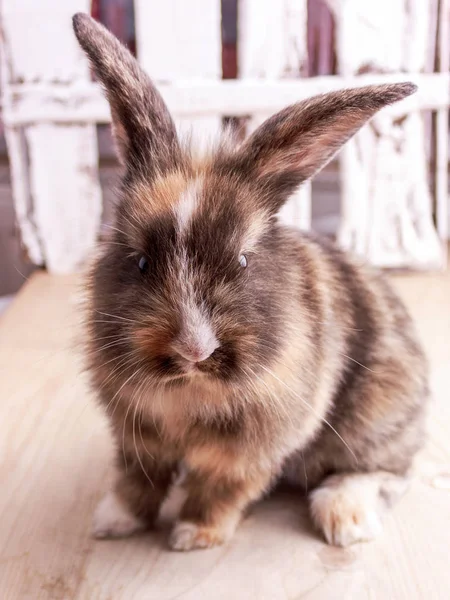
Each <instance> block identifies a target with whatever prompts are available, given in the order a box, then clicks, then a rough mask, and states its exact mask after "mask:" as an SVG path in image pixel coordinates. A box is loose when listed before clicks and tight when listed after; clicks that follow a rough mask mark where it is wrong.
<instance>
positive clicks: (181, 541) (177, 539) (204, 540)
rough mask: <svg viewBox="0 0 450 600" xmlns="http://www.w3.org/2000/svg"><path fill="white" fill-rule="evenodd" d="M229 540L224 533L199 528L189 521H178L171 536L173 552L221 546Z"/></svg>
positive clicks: (214, 529) (207, 528) (209, 528)
mask: <svg viewBox="0 0 450 600" xmlns="http://www.w3.org/2000/svg"><path fill="white" fill-rule="evenodd" d="M226 539H227V536H225V535H224V534H223V532H221V531H219V530H217V529H216V528H214V527H205V526H198V525H196V524H195V523H190V522H189V521H178V522H177V523H176V524H175V526H174V528H173V529H172V532H171V534H170V536H169V546H170V548H171V549H172V550H179V551H186V550H194V549H195V548H212V547H213V546H220V545H221V544H223V543H224V542H225V541H226Z"/></svg>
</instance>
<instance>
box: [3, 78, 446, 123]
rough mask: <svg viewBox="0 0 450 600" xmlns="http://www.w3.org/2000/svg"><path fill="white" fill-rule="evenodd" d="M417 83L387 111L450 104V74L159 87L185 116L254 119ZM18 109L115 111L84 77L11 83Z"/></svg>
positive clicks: (70, 117) (14, 115)
mask: <svg viewBox="0 0 450 600" xmlns="http://www.w3.org/2000/svg"><path fill="white" fill-rule="evenodd" d="M398 81H412V82H414V83H416V84H417V85H418V88H419V89H418V91H417V92H416V93H415V94H414V95H413V96H410V97H408V98H406V99H405V100H402V102H398V103H396V104H394V105H392V106H389V107H387V108H385V109H384V112H386V113H389V114H390V115H392V117H393V118H400V117H403V116H405V115H406V114H408V113H410V112H413V111H416V110H438V109H440V108H447V107H448V106H449V105H450V75H449V74H448V73H408V74H405V73H386V74H378V73H374V74H370V75H361V76H351V75H350V76H338V75H336V76H323V77H312V78H309V79H308V78H305V79H293V80H291V79H281V80H278V81H274V80H268V81H264V80H255V79H242V80H231V79H229V80H226V81H200V80H194V81H192V82H191V81H175V82H173V83H160V84H159V85H158V88H159V90H160V92H161V94H162V95H163V97H164V99H165V101H166V102H167V105H168V106H169V108H170V110H171V111H172V113H173V114H175V115H176V116H177V117H179V118H188V117H199V116H202V115H204V116H214V115H217V114H226V115H233V116H238V117H248V116H249V115H256V116H257V115H261V114H263V115H271V114H273V113H274V112H275V111H277V110H280V109H282V108H284V107H285V106H287V105H289V104H292V103H293V102H298V101H300V100H305V99H307V98H310V97H311V96H314V95H315V94H323V93H326V92H331V91H334V90H339V89H344V88H351V87H362V86H365V85H370V84H384V83H394V82H398ZM10 92H11V94H12V95H14V98H15V105H14V110H11V108H10V107H9V106H4V108H3V113H2V119H3V122H4V123H5V124H7V125H9V126H11V127H12V126H15V125H25V124H29V123H35V122H43V121H44V122H45V121H49V120H50V121H53V122H55V123H86V122H90V123H108V122H110V120H111V114H110V110H109V107H108V103H107V102H106V100H105V98H104V95H103V93H102V91H101V89H100V86H99V85H98V84H95V83H87V82H81V81H78V82H76V83H74V84H72V85H68V86H56V85H51V84H35V85H32V86H31V85H27V84H23V85H20V86H18V85H14V86H10Z"/></svg>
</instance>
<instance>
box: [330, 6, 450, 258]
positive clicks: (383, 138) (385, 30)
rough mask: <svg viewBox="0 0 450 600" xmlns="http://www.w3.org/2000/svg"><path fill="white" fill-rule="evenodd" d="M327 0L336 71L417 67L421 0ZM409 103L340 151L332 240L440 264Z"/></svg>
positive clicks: (421, 136) (420, 143) (422, 59)
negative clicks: (336, 227)
mask: <svg viewBox="0 0 450 600" xmlns="http://www.w3.org/2000/svg"><path fill="white" fill-rule="evenodd" d="M327 1H328V4H329V5H330V7H331V8H332V10H333V11H334V14H335V18H336V26H337V58H338V65H339V70H340V73H341V74H342V75H343V76H344V77H348V76H352V75H357V74H358V72H360V71H372V72H375V73H379V72H392V71H397V72H400V71H405V72H407V73H405V74H404V78H405V79H409V78H410V77H409V72H413V73H417V72H419V71H422V70H424V69H425V66H426V61H427V57H428V45H429V40H428V36H429V31H430V26H429V25H430V24H429V15H430V11H429V8H430V5H429V0H410V1H409V2H407V3H405V2H404V0H378V1H377V2H376V3H373V2H370V1H369V0H363V1H362V0H327ZM445 93H446V94H447V95H448V90H447V91H446V92H445ZM413 98H414V96H413ZM416 98H417V96H416ZM447 101H448V96H447ZM402 104H403V105H404V106H405V105H406V104H407V103H406V101H405V102H404V103H402ZM411 109H412V107H410V110H408V113H407V114H406V116H405V117H404V118H403V119H398V117H396V116H395V115H394V112H392V111H391V113H389V111H387V110H385V111H382V112H381V113H379V114H378V115H376V116H375V118H374V119H373V120H372V121H371V123H370V124H369V125H368V126H367V127H366V128H365V129H364V130H363V131H362V132H361V133H360V134H359V135H358V136H356V137H355V138H354V139H353V140H351V141H350V143H348V144H347V145H346V146H345V147H344V149H343V151H342V153H341V155H340V156H341V159H340V160H341V167H342V169H341V175H342V194H343V196H342V207H343V208H342V224H341V228H340V231H339V236H338V239H339V242H340V243H341V245H342V246H344V247H345V248H348V249H350V250H353V251H355V252H357V253H358V254H360V255H362V256H364V257H365V258H367V259H369V261H370V262H372V263H374V264H376V265H379V266H383V267H438V266H441V265H442V259H443V255H442V247H441V243H440V240H439V237H438V235H437V232H436V230H435V228H434V225H433V218H432V212H433V203H432V198H431V192H430V189H429V186H428V177H427V156H426V143H425V130H424V118H423V115H421V114H420V113H419V112H418V111H417V110H411Z"/></svg>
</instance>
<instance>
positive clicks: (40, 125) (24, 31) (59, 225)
mask: <svg viewBox="0 0 450 600" xmlns="http://www.w3.org/2000/svg"><path fill="white" fill-rule="evenodd" d="M89 9H90V2H89V0H65V1H64V2H54V1H53V0H40V1H39V2H34V0H3V2H2V3H1V6H0V11H1V12H0V18H1V27H2V33H3V39H2V44H1V51H2V103H3V108H4V114H5V116H6V119H5V120H4V126H5V136H6V140H7V144H8V150H9V158H10V164H11V174H12V188H13V195H14V202H15V206H16V214H17V220H18V225H19V227H20V230H21V235H22V242H23V244H24V245H25V248H26V250H27V251H28V254H29V257H30V259H31V260H32V261H33V262H34V263H36V264H42V265H45V266H46V267H47V268H48V269H49V270H50V271H51V272H55V273H64V272H71V271H73V270H75V269H76V268H78V267H79V266H81V264H82V263H83V262H84V261H85V260H86V258H87V257H88V256H89V253H90V251H91V248H92V246H93V245H94V243H95V241H96V235H97V230H98V227H99V224H100V216H101V210H102V202H101V192H100V184H99V180H98V173H97V161H98V156H97V138H96V129H95V125H94V124H93V122H92V120H90V119H88V120H87V122H83V120H81V121H78V123H74V122H72V121H71V120H70V119H68V120H65V122H64V123H59V124H58V123H56V121H57V120H55V119H53V115H52V111H49V112H48V114H47V115H46V117H45V118H44V119H41V120H39V119H34V118H31V119H28V120H26V121H25V122H23V121H22V122H21V121H20V118H16V117H17V116H18V115H20V112H21V110H22V108H21V103H22V102H23V103H24V104H25V105H28V106H35V107H36V111H37V112H38V113H39V112H41V113H42V112H44V113H45V111H46V107H47V99H46V97H45V96H40V95H39V91H37V92H36V90H40V89H46V88H48V89H51V90H52V100H51V103H52V102H57V98H58V93H60V92H61V91H62V90H63V91H62V94H63V95H64V94H66V97H68V98H70V97H71V90H72V89H74V88H76V87H77V84H78V83H80V82H83V83H84V84H85V85H86V86H88V84H89V67H88V63H87V60H86V58H85V57H84V54H83V53H82V51H81V49H80V48H79V46H78V43H77V42H76V39H75V36H74V35H73V31H72V20H71V18H72V15H73V14H74V13H75V12H78V11H83V12H88V11H89ZM53 92H54V93H53ZM41 102H42V105H41V104H40V103H41ZM69 103H70V100H69ZM62 110H63V112H64V110H65V109H64V108H63V109H62Z"/></svg>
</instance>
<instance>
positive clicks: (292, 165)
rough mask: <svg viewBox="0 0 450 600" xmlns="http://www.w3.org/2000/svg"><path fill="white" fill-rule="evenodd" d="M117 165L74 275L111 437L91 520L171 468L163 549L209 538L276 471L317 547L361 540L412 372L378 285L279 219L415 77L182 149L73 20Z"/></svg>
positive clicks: (395, 458)
mask: <svg viewBox="0 0 450 600" xmlns="http://www.w3.org/2000/svg"><path fill="white" fill-rule="evenodd" d="M74 29H75V33H76V35H77V37H78V40H79V42H80V44H81V46H82V47H83V48H84V49H85V51H86V52H87V54H88V56H89V58H90V60H91V62H92V65H93V67H94V70H95V73H96V75H97V77H98V78H99V80H100V81H101V82H102V84H103V85H104V87H105V90H106V94H107V97H108V99H109V102H110V104H111V108H112V116H113V124H114V130H115V133H116V136H117V138H118V145H119V148H120V153H121V156H122V159H123V162H124V166H125V174H124V177H123V181H122V186H121V189H120V193H119V202H118V207H117V220H116V224H115V226H114V229H113V233H112V235H111V239H110V240H109V241H108V242H107V243H106V245H105V247H104V249H103V251H102V253H101V255H100V257H99V258H98V260H97V261H96V264H95V265H94V267H93V269H92V272H91V277H90V281H89V286H88V291H89V308H88V328H89V348H88V356H89V368H90V373H91V380H92V385H93V387H94V389H95V390H96V392H97V395H98V398H99V400H100V402H101V403H102V404H103V405H104V407H105V411H106V413H107V415H108V418H109V420H110V423H111V430H112V435H113V436H114V438H115V440H116V443H117V469H118V477H117V482H116V486H115V489H114V490H113V497H111V496H109V497H108V499H107V500H106V501H105V502H103V504H102V505H101V506H100V507H99V511H98V512H97V514H96V517H95V519H96V523H95V527H94V530H95V531H96V532H97V533H98V534H99V535H106V534H107V535H124V533H131V532H133V531H135V530H137V529H141V528H142V526H143V524H146V525H147V526H150V525H152V524H153V523H154V521H155V519H156V518H157V515H158V513H159V511H160V508H161V504H162V503H163V502H164V500H165V498H166V497H167V495H168V493H169V490H170V489H171V486H172V484H173V477H174V474H175V473H177V471H178V470H179V468H180V465H183V466H184V467H183V468H184V475H183V478H182V481H181V482H179V484H178V485H179V486H180V487H181V488H182V491H183V494H182V498H183V501H182V505H181V508H180V514H179V518H178V521H177V522H176V523H175V525H174V528H173V531H172V533H171V536H170V540H169V543H170V546H171V547H172V548H173V549H176V550H189V549H192V548H204V547H209V546H212V545H215V544H220V543H223V542H224V541H226V540H228V539H229V538H230V536H231V535H232V534H233V532H234V530H235V528H236V526H237V524H238V522H239V520H240V518H241V516H242V514H243V512H244V511H245V509H246V508H247V507H248V505H249V504H250V503H252V502H254V501H256V500H257V499H259V498H260V497H261V496H262V495H263V494H264V493H265V492H267V491H268V490H269V489H270V488H271V486H273V485H274V484H275V483H276V482H277V481H279V480H280V479H282V478H284V479H286V480H288V481H290V482H292V483H295V484H296V485H299V486H301V487H303V488H304V489H306V490H307V491H308V493H309V494H310V496H309V497H310V503H311V514H312V517H313V519H314V522H315V523H316V524H317V526H318V528H319V530H321V531H322V533H323V535H324V536H325V538H326V539H327V540H328V541H329V542H330V543H334V544H340V545H347V544H349V543H352V542H355V541H360V540H363V539H370V538H371V537H373V536H374V535H376V533H378V531H379V529H380V522H381V521H380V520H381V518H382V514H383V511H384V509H385V508H386V507H387V506H388V505H389V504H390V503H391V501H392V499H393V498H395V497H397V496H398V495H399V493H398V490H399V489H403V488H404V487H405V484H406V478H407V476H408V472H409V469H410V466H411V462H412V459H413V457H414V455H415V453H416V451H417V450H418V449H419V447H420V446H421V444H422V440H423V425H424V409H425V406H426V400H427V396H428V386H427V366H426V360H425V357H424V355H423V353H422V350H421V347H420V345H419V343H418V341H417V339H416V335H415V332H414V328H413V325H412V323H411V320H410V318H409V316H408V314H407V313H406V311H405V308H404V307H403V305H402V304H401V302H400V301H399V299H398V298H397V297H396V296H395V295H394V293H393V292H392V290H391V289H390V287H389V286H388V284H387V283H386V281H385V280H384V278H383V277H382V276H381V275H380V274H378V273H377V272H375V271H373V270H372V269H370V268H369V267H367V266H364V265H363V264H360V263H359V262H358V261H357V260H356V259H354V258H352V257H350V256H348V255H346V254H344V253H343V252H341V251H340V250H338V249H337V248H336V247H334V246H333V245H332V244H330V243H328V242H326V241H324V240H321V239H318V238H316V237H314V236H313V235H307V234H300V233H298V232H295V231H292V230H290V229H289V228H286V227H284V226H281V225H280V224H279V222H278V219H277V212H278V210H279V208H280V207H281V206H282V205H283V203H284V202H285V201H286V200H287V199H288V197H289V196H290V195H291V194H292V192H293V191H295V190H296V189H297V187H298V186H299V185H300V184H301V183H302V182H303V181H304V180H306V179H308V178H310V177H311V176H313V175H314V174H315V173H316V172H317V171H318V170H319V169H320V168H322V167H323V165H324V164H326V162H327V161H328V160H330V158H331V157H332V156H333V155H334V153H335V152H336V151H337V150H338V149H339V147H340V146H341V145H342V144H343V143H345V141H346V140H348V139H349V138H350V137H351V136H352V135H353V134H354V133H355V132H356V131H357V130H358V129H359V128H360V127H361V126H362V125H363V124H364V123H365V122H366V121H367V120H368V119H369V118H370V117H371V116H373V115H374V114H375V112H376V111H378V110H379V109H380V108H382V107H383V106H385V105H387V104H390V103H392V102H395V101H397V100H400V99H402V98H404V97H405V96H407V95H409V94H411V93H412V92H413V91H414V86H413V85H412V84H408V83H405V84H393V85H388V86H372V87H366V88H361V89H355V90H345V91H341V92H334V93H331V94H327V95H325V96H320V97H317V98H313V99H311V100H309V101H307V102H301V103H299V104H297V105H294V106H291V107H288V108H286V109H284V110H283V111H281V112H280V113H278V114H276V115H275V116H273V117H272V118H270V119H269V120H268V121H266V122H265V123H264V124H263V125H262V126H261V127H260V128H259V129H258V130H257V131H255V132H254V133H253V135H252V136H250V138H248V139H247V140H246V141H245V142H243V143H242V144H241V145H239V144H237V143H236V144H235V143H234V142H233V140H232V139H229V138H228V137H225V138H224V139H223V140H222V141H220V142H219V143H218V144H217V145H216V146H215V147H214V148H212V149H211V151H210V152H209V153H207V155H205V156H203V157H199V156H198V155H196V154H195V151H194V150H193V149H192V148H190V147H189V145H186V144H182V143H181V142H180V141H179V140H178V137H177V134H176V130H175V126H174V124H173V121H172V118H171V117H170V114H169V112H168V110H167V107H166V106H165V105H164V102H163V100H162V99H161V97H160V95H159V93H158V92H157V90H156V88H155V87H154V85H153V84H152V82H151V80H150V79H149V78H148V77H147V76H146V75H145V74H144V73H143V72H142V71H141V69H140V68H139V66H138V65H137V63H136V62H135V60H134V59H133V58H132V57H131V55H130V54H129V53H128V52H127V50H126V49H125V48H123V47H122V46H121V45H120V44H119V42H118V41H117V40H116V39H114V37H113V36H112V35H111V34H109V33H108V32H107V31H106V30H105V29H104V28H103V27H102V26H101V25H99V24H97V23H95V22H94V21H93V20H92V19H90V18H89V17H88V16H87V15H82V14H79V15H76V16H75V18H74Z"/></svg>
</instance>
